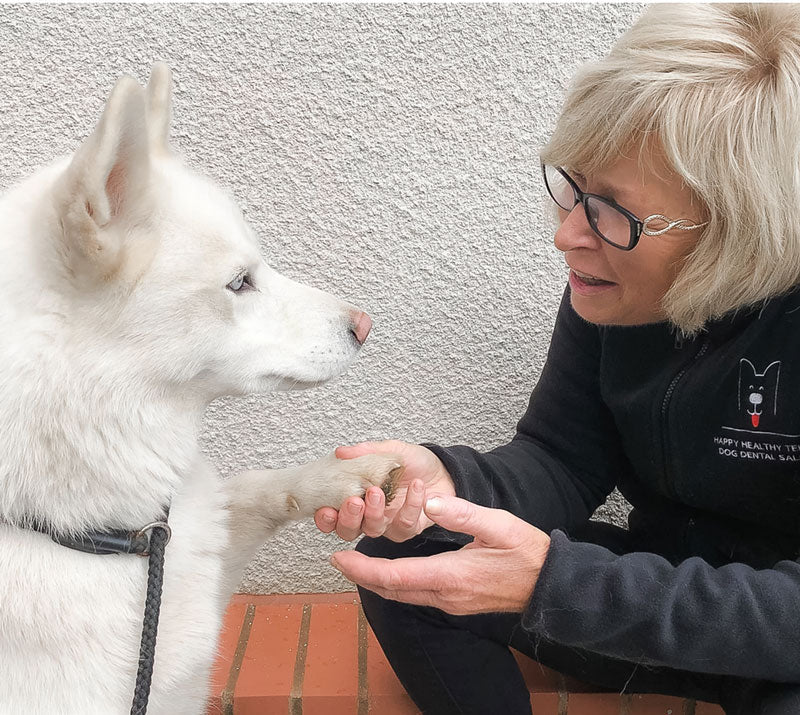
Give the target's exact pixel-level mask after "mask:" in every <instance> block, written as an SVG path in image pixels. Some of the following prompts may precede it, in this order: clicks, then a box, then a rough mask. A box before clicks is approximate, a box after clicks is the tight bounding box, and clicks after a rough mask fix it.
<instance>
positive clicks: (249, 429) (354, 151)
mask: <svg viewBox="0 0 800 715" xmlns="http://www.w3.org/2000/svg"><path fill="white" fill-rule="evenodd" d="M640 11H641V5H585V4H582V5H538V4H531V5H528V4H524V5H523V4H517V5H508V4H502V5H500V4H497V5H450V4H447V5H406V4H404V5H242V6H232V5H105V6H103V5H95V6H76V5H38V6H19V5H15V6H9V5H4V6H2V8H0V74H1V76H2V79H3V82H2V88H0V147H2V157H3V160H2V161H0V190H5V189H6V188H8V187H9V186H10V185H11V184H13V183H14V182H16V181H17V180H18V179H19V178H21V177H23V176H25V175H27V174H28V173H30V172H31V171H32V170H33V169H35V168H36V167H38V166H39V165H41V164H44V163H46V162H48V161H50V160H51V159H52V158H54V157H56V156H58V155H61V154H64V153H67V152H70V151H72V150H73V149H74V148H75V147H76V146H77V145H78V143H79V142H80V141H81V139H82V138H83V137H85V136H86V134H87V133H88V132H89V131H90V130H91V128H92V127H93V125H94V122H95V121H96V119H97V117H98V116H99V113H100V111H101V109H102V106H103V103H104V101H105V98H106V96H107V95H108V92H109V91H110V89H111V87H112V85H113V83H114V81H115V80H116V78H117V77H118V76H119V75H120V74H122V73H129V74H132V75H133V76H135V77H137V78H138V79H140V80H141V81H145V80H146V78H147V75H148V72H149V66H150V63H151V62H152V61H153V60H157V59H160V60H164V61H166V62H167V63H168V64H169V65H170V66H171V67H172V69H173V71H174V81H175V88H176V95H175V106H174V122H173V131H172V141H173V145H174V146H175V147H176V148H177V149H178V150H179V151H180V152H181V153H182V154H183V155H184V156H185V157H186V158H187V160H188V161H189V163H190V164H192V165H194V166H197V167H200V168H202V169H203V170H204V171H205V172H206V173H207V174H208V175H210V176H211V177H213V178H214V179H216V180H217V181H219V182H220V183H221V184H222V185H223V186H225V187H227V188H228V189H229V190H230V191H231V192H232V193H233V195H234V196H235V197H236V198H237V200H238V202H239V203H240V205H241V206H242V208H243V210H244V213H245V215H246V216H247V218H248V219H249V220H250V222H251V223H252V224H253V225H254V226H255V228H256V229H257V233H258V234H259V235H260V236H261V240H262V243H263V250H264V252H265V254H266V255H267V256H268V260H269V261H270V262H271V264H272V265H273V266H275V267H276V268H278V269H279V270H281V271H283V272H285V273H286V274H288V275H290V276H291V277H293V278H297V279H301V280H304V281H306V282H308V283H311V284H313V285H316V286H319V287H321V288H324V289H326V290H330V291H332V292H335V293H338V294H340V295H342V296H346V297H348V298H349V299H351V300H353V301H354V302H356V303H358V304H359V305H360V306H362V307H363V308H365V309H366V310H368V312H369V313H370V314H371V315H372V317H373V319H374V321H375V327H374V331H373V334H372V335H371V337H370V339H369V340H368V342H367V344H366V346H365V349H364V350H363V353H362V357H361V358H360V360H359V361H358V362H357V364H356V365H355V366H354V368H353V369H352V370H350V372H349V373H348V374H347V375H346V376H344V377H343V378H341V379H339V380H338V381H337V382H335V383H333V384H331V385H329V386H326V387H324V388H321V389H317V390H314V391H313V392H307V393H292V394H281V395H270V396H259V397H252V398H250V399H241V400H225V401H220V402H218V403H215V404H214V405H212V406H211V408H210V409H209V411H208V420H207V429H206V432H205V434H204V437H203V442H204V449H205V451H206V452H207V454H208V455H209V457H210V458H211V459H212V460H213V462H214V463H215V464H216V465H217V466H218V468H219V470H220V471H221V472H222V473H223V474H226V475H227V474H231V473H233V472H235V471H237V470H241V469H243V468H246V467H257V466H280V465H285V464H288V463H291V462H297V461H304V460H307V459H310V458H312V457H316V456H319V455H321V454H323V453H325V452H327V451H329V450H331V449H332V448H333V447H335V446H336V445H338V444H341V443H348V442H353V441H357V440H361V439H364V438H387V437H398V438H402V439H407V440H412V441H435V442H439V443H442V444H451V443H465V444H471V445H473V446H476V447H479V448H489V447H491V446H494V445H497V444H500V443H502V442H504V441H506V440H507V439H509V438H510V436H511V434H512V433H513V427H514V424H515V422H516V420H517V419H518V417H519V415H520V414H521V413H522V410H523V409H524V406H525V404H526V402H527V398H528V394H529V392H530V390H531V387H532V386H533V384H534V383H535V381H536V379H537V376H538V373H539V370H540V369H541V366H542V363H543V360H544V357H545V353H546V349H547V344H548V338H549V334H550V331H551V328H552V322H553V318H554V315H555V310H556V307H557V305H558V301H559V299H560V295H561V292H562V289H563V284H564V282H565V278H566V271H565V268H564V262H563V259H562V258H561V256H560V255H559V254H558V252H557V251H556V250H555V249H554V248H553V246H552V243H551V236H552V230H553V229H552V224H551V220H550V219H549V218H547V216H546V209H547V208H548V206H547V203H546V201H545V200H544V199H543V187H542V184H541V181H540V175H539V165H538V159H537V152H538V148H539V147H540V146H541V145H542V144H543V142H544V141H545V140H546V137H547V136H548V132H549V131H550V128H551V127H552V125H553V122H554V118H555V116H556V112H557V111H558V108H559V104H560V101H561V97H562V93H563V90H564V87H565V85H566V83H567V82H568V80H569V78H570V76H571V75H572V73H573V72H574V70H575V69H576V68H577V67H578V66H579V65H580V64H581V63H582V62H584V61H586V60H590V59H593V58H596V57H598V56H600V55H602V54H603V53H604V52H606V51H607V49H608V48H609V47H610V46H611V44H612V43H613V41H614V40H615V39H616V38H617V37H618V36H619V35H620V34H621V33H622V32H623V31H624V30H625V29H626V28H627V27H628V26H630V24H631V22H632V21H633V20H634V19H635V18H636V17H637V15H638V14H639V12H640ZM620 509H621V506H619V505H617V506H615V507H613V508H612V509H611V512H614V510H617V512H619V510H620ZM611 512H606V513H611ZM340 547H341V543H340V542H339V541H338V540H337V539H336V538H335V537H330V536H329V537H325V536H322V535H319V534H318V533H317V532H316V530H315V529H314V527H313V525H312V524H310V523H309V524H300V525H297V526H295V527H292V528H289V529H286V530H285V531H284V532H282V533H281V535H280V536H279V537H278V538H276V539H275V540H274V541H272V542H271V544H270V545H268V546H267V547H266V548H265V549H264V550H263V552H262V553H261V554H260V555H259V557H258V558H257V560H256V562H254V564H253V565H252V567H251V569H250V570H249V572H248V574H247V576H246V578H245V581H244V582H243V588H244V589H246V590H251V591H256V592H272V591H323V590H347V589H349V588H350V586H349V585H348V584H347V582H346V581H344V580H343V579H342V578H341V577H339V576H338V574H337V573H336V572H335V571H334V570H333V569H332V568H331V567H330V566H329V565H328V563H327V555H328V554H329V553H330V552H331V551H333V550H334V549H336V548H340Z"/></svg>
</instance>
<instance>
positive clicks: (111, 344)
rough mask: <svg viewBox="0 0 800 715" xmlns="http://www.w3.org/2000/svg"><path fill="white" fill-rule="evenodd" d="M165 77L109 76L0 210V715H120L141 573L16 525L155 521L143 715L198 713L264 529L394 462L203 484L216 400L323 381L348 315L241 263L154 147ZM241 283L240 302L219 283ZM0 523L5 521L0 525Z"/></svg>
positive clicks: (341, 494) (215, 213)
mask: <svg viewBox="0 0 800 715" xmlns="http://www.w3.org/2000/svg"><path fill="white" fill-rule="evenodd" d="M170 85H171V80H170V74H169V71H168V70H167V69H166V67H164V66H163V65H156V66H155V67H154V68H153V74H152V76H151V79H150V83H149V84H148V87H147V90H146V91H145V90H144V89H143V88H142V87H141V86H140V85H139V84H138V83H137V82H136V81H135V80H133V79H131V78H128V77H123V78H122V79H121V80H120V81H119V82H118V83H117V85H116V86H115V88H114V90H113V92H112V94H111V97H110V98H109V100H108V103H107V105H106V108H105V110H104V113H103V116H102V118H101V119H100V122H99V123H98V125H97V128H96V129H95V131H94V132H93V133H92V135H91V136H90V137H89V138H88V139H87V140H86V141H85V142H84V143H83V144H82V145H81V147H80V148H79V149H78V150H77V151H76V153H75V155H74V156H72V157H69V158H67V159H65V160H62V161H59V162H57V163H55V164H54V165H52V166H50V167H48V168H46V169H43V170H41V171H40V172H38V173H37V174H35V175H34V176H33V177H31V178H29V179H28V180H27V181H25V182H24V183H22V184H20V185H19V186H17V187H16V188H14V189H13V190H11V191H10V192H9V193H8V194H7V195H6V196H5V197H3V199H2V200H0V251H1V252H2V255H3V261H2V262H0V335H1V336H2V340H1V341H0V366H1V367H0V575H1V576H0V714H1V715H5V714H7V713H8V714H14V713H22V712H25V713H28V714H29V715H38V714H41V715H55V714H58V713H67V714H72V713H75V714H78V713H81V714H82V715H91V714H94V713H97V715H109V714H113V713H127V712H128V711H129V709H130V704H131V699H132V694H133V684H134V680H135V673H136V665H137V660H138V650H139V639H140V634H141V625H142V614H143V604H144V589H145V583H146V567H147V560H146V559H142V558H138V557H136V556H129V555H113V556H95V555H89V554H83V553H80V552H77V551H73V550H70V549H68V548H65V547H62V546H59V545H57V544H55V543H53V542H52V541H51V540H50V539H49V538H48V536H46V535H43V534H39V533H36V532H34V531H30V530H26V529H22V528H19V527H18V526H17V525H16V524H19V523H20V522H21V521H23V520H24V519H28V518H36V519H40V520H42V521H46V522H48V523H49V524H51V525H52V526H53V527H54V528H55V529H58V530H67V531H74V532H78V531H80V530H82V529H85V528H92V529H95V530H97V529H104V528H125V529H132V528H135V527H139V526H142V525H144V524H146V523H148V522H151V521H153V520H155V519H156V518H157V517H158V516H159V514H160V513H161V510H162V506H163V505H166V504H168V503H169V504H171V514H170V523H171V526H172V530H173V537H172V541H171V542H170V544H169V545H168V547H167V551H166V565H165V581H164V592H163V600H162V609H161V621H160V627H159V634H158V644H157V650H156V666H155V672H154V677H153V685H152V692H151V696H150V706H149V709H148V712H149V713H151V715H158V714H163V715H178V714H180V713H202V712H203V711H204V708H205V699H206V695H207V680H208V675H209V670H210V667H211V665H212V662H213V659H214V653H215V648H216V639H217V631H218V629H219V625H220V621H221V617H222V613H223V611H224V608H225V605H226V604H227V601H228V599H229V597H230V595H231V593H232V591H233V589H234V588H235V586H236V584H237V583H238V581H239V579H240V577H241V574H242V570H243V569H244V567H245V565H246V564H247V562H248V561H249V559H250V558H251V557H252V555H253V553H254V552H255V550H256V549H257V548H258V546H259V545H260V544H261V543H262V542H263V540H264V539H265V538H266V537H267V536H268V535H269V534H270V533H271V532H272V531H273V530H274V529H275V528H277V527H278V526H279V525H280V524H282V523H284V522H286V521H287V520H289V519H292V518H303V517H306V516H309V515H310V514H312V513H313V511H314V510H315V509H316V508H318V507H320V506H323V505H325V504H331V505H334V506H338V505H339V504H340V503H341V501H342V500H343V499H345V498H346V497H347V496H350V495H352V494H358V493H361V492H362V491H363V489H364V488H365V487H366V486H368V485H369V484H379V483H381V482H382V481H383V480H384V479H385V478H386V476H387V474H388V473H389V472H390V470H392V469H393V468H394V467H396V466H397V465H396V463H395V462H394V461H393V460H390V459H385V458H369V459H363V458H362V459H360V460H352V461H350V462H346V463H345V462H340V461H339V460H336V459H334V458H333V457H329V458H326V459H323V460H320V461H318V462H316V463H312V464H309V465H305V466H304V467H297V468H293V469H286V470H277V471H271V472H268V471H260V472H258V471H257V472H245V473H243V474H240V475H238V476H237V477H235V478H233V479H231V480H228V481H225V482H223V481H221V480H220V479H219V478H218V477H217V475H216V474H215V473H214V471H213V469H212V468H211V467H210V466H209V465H208V464H206V463H205V462H204V460H203V459H202V457H201V456H200V452H199V450H198V447H197V434H198V428H199V425H200V422H201V420H202V415H203V412H204V409H205V407H206V405H207V404H208V403H209V402H210V401H211V400H213V399H215V398H217V397H219V396H222V395H243V394H247V393H251V392H264V391H269V390H276V389H291V388H294V387H307V386H311V385H314V384H318V383H321V382H324V381H325V380H328V379H330V378H331V377H333V376H335V375H337V374H339V373H340V372H341V371H342V370H344V369H345V368H346V367H347V365H348V364H349V363H350V362H351V361H352V360H353V358H354V357H355V355H356V353H357V351H358V343H357V341H356V340H355V339H354V337H353V335H352V333H351V328H352V325H353V320H354V319H355V318H357V316H358V313H357V311H356V310H355V309H354V308H353V307H352V306H350V305H348V304H346V303H343V302H341V301H339V300H337V299H336V298H334V297H332V296H330V295H328V294H325V293H322V292H320V291H317V290H314V289H311V288H308V287H305V286H302V285H300V284H297V283H294V282H292V281H290V280H288V279H286V278H284V277H282V276H280V275H279V274H277V273H276V272H274V271H273V270H271V269H270V268H269V267H268V266H267V265H266V264H265V263H264V262H263V260H262V259H261V257H260V255H259V251H258V247H257V242H256V239H255V237H254V235H253V233H252V231H251V229H250V228H249V227H248V226H247V224H246V223H245V221H244V219H243V218H242V216H241V213H240V212H239V210H238V209H237V208H236V206H235V205H234V204H233V202H232V201H231V200H230V199H229V198H228V197H227V196H225V195H224V194H223V193H222V192H221V191H220V190H219V189H218V188H217V187H216V186H214V185H213V184H212V183H211V182H209V181H207V180H206V179H204V178H203V177H201V176H198V175H197V174H195V173H193V172H191V171H190V170H189V169H187V168H186V167H185V166H184V165H183V164H182V163H181V161H180V159H179V158H177V157H176V156H174V155H172V154H171V153H170V151H169V149H168V146H167V134H168V127H169V121H170V117H169V112H170ZM243 270H246V271H248V272H249V274H250V275H251V276H252V280H253V282H254V284H255V286H256V289H257V290H251V291H247V292H243V293H238V294H236V293H234V292H232V291H231V290H229V289H228V288H226V286H227V285H228V284H229V283H230V282H231V281H232V280H233V279H234V278H236V276H237V274H238V273H240V272H241V271H243ZM3 522H5V523H3Z"/></svg>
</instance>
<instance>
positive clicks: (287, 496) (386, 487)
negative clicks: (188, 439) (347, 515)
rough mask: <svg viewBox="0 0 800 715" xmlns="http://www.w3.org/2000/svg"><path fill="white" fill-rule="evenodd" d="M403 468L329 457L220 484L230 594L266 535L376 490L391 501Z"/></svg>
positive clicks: (372, 458) (392, 462) (383, 459)
mask: <svg viewBox="0 0 800 715" xmlns="http://www.w3.org/2000/svg"><path fill="white" fill-rule="evenodd" d="M401 473H402V466H401V464H400V461H399V459H397V458H395V457H387V456H385V455H377V454H370V455H366V456H363V457H357V458H356V459H337V458H336V457H335V456H334V455H329V456H327V457H324V458H322V459H319V460H317V461H314V462H309V463H307V464H304V465H301V466H298V467H290V468H287V469H262V470H253V471H247V472H242V473H241V474H238V475H236V476H235V477H232V478H231V479H229V480H227V481H226V482H225V491H226V507H227V511H228V524H229V542H228V550H227V554H226V558H225V570H226V571H227V572H228V573H227V578H226V582H227V584H228V585H229V586H230V593H232V592H233V590H234V589H235V588H236V585H237V584H238V583H239V581H240V580H241V577H242V574H243V573H244V569H245V567H246V566H247V564H248V563H249V562H250V560H251V559H252V558H253V556H254V555H255V553H256V551H257V550H258V548H259V547H260V546H261V545H262V544H263V543H264V541H265V540H266V539H267V537H268V536H270V534H272V533H273V532H274V531H275V530H276V529H278V528H279V527H281V526H283V525H284V524H286V523H287V522H289V521H294V520H298V519H305V518H307V517H310V516H313V514H314V512H315V511H316V510H317V509H319V508H320V507H323V506H332V507H335V508H339V506H341V504H342V502H344V500H345V499H347V498H348V497H351V496H360V495H363V494H364V491H365V490H366V489H367V488H368V487H370V486H379V487H381V488H382V489H383V491H384V493H385V494H386V495H387V501H388V500H390V499H391V497H392V495H393V492H394V485H395V484H396V482H397V480H398V478H399V476H400V474H401Z"/></svg>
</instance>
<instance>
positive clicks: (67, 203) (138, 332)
mask: <svg viewBox="0 0 800 715" xmlns="http://www.w3.org/2000/svg"><path fill="white" fill-rule="evenodd" d="M170 98H171V75H170V72H169V70H168V69H167V68H166V66H164V65H161V64H158V65H155V66H154V68H153V71H152V74H151V77H150V81H149V83H148V85H147V88H146V89H145V88H143V87H142V86H141V85H140V84H139V83H138V82H136V81H135V80H134V79H132V78H130V77H123V78H122V79H120V80H119V82H118V83H117V84H116V86H115V87H114V89H113V91H112V94H111V96H110V98H109V100H108V102H107V104H106V107H105V110H104V112H103V115H102V117H101V119H100V121H99V123H98V124H97V127H96V128H95V130H94V131H93V133H92V134H91V135H90V136H89V137H88V139H86V141H85V142H84V143H83V144H82V145H81V146H80V148H79V149H78V150H77V151H76V153H75V155H74V156H73V157H72V158H71V160H70V161H69V163H68V165H67V166H66V169H65V170H64V171H63V173H62V174H61V175H60V176H59V178H58V179H57V180H56V181H55V183H54V190H53V211H54V224H57V226H58V228H57V230H56V231H55V232H54V233H55V234H56V235H55V236H54V240H55V242H56V244H57V245H56V251H55V255H56V256H57V260H56V261H55V263H56V264H57V265H58V271H57V272H58V274H59V275H58V280H57V281H54V285H55V286H56V288H55V289H56V290H58V291H60V292H61V294H62V298H63V302H62V306H63V311H64V312H65V313H66V314H65V315H64V316H63V318H64V320H66V321H68V322H69V323H70V325H71V330H70V331H69V333H70V338H69V339H71V340H73V341H79V342H80V348H81V351H80V352H81V353H82V354H86V355H88V356H89V357H90V359H92V360H95V361H97V360H101V361H105V363H106V366H107V368H108V369H109V370H111V371H124V372H127V373H130V374H131V376H136V377H138V378H142V379H146V380H147V381H148V382H150V383H151V384H152V386H153V388H154V389H156V390H159V391H160V390H165V389H172V388H173V387H175V388H178V389H181V390H184V391H185V390H186V389H187V388H189V389H191V390H192V391H193V392H194V394H197V395H198V396H202V397H203V398H204V400H207V399H213V398H214V397H218V396H221V395H224V394H245V393H250V392H264V391H270V390H275V389H292V388H297V387H307V386H311V385H315V384H318V383H320V382H324V381H326V380H328V379H330V378H332V377H334V376H336V375H338V374H339V373H340V372H342V371H343V370H344V369H345V368H346V367H347V366H348V364H349V363H350V362H351V361H352V360H353V358H354V357H355V355H356V353H357V352H358V349H359V347H360V345H361V343H363V341H364V339H365V338H366V334H367V332H368V331H369V327H370V321H369V318H368V317H367V316H366V315H365V314H364V313H362V312H361V311H359V310H357V309H356V308H354V307H353V306H351V305H349V304H347V303H344V302H342V301H340V300H338V299H336V298H334V297H333V296H331V295H328V294H326V293H323V292H322V291H318V290H315V289H312V288H309V287H306V286H303V285H300V284H298V283H295V282H293V281H291V280H289V279H287V278H285V277H283V276H281V275H279V274H278V273H276V272H275V271H273V270H272V269H270V268H269V266H268V265H267V264H266V263H265V262H264V260H263V259H262V257H261V255H260V253H259V249H258V243H257V240H256V238H255V236H254V234H253V231H252V230H251V229H250V227H249V226H248V225H247V223H246V221H245V220H244V218H243V216H242V214H241V212H240V211H239V209H238V208H237V207H236V205H235V204H234V203H233V201H232V200H231V199H230V198H229V197H228V196H227V195H226V194H225V193H224V192H223V191H221V190H220V189H219V188H218V187H217V186H215V185H214V184H213V183H212V182H211V181H209V180H207V179H205V178H204V177H202V176H200V175H198V174H196V173H195V172H193V171H191V170H189V169H188V168H187V167H186V166H185V165H184V164H183V163H182V162H181V160H180V159H179V158H178V157H177V156H175V155H174V154H173V153H172V152H171V151H170V150H169V147H168V141H167V136H168V130H169V123H170V115H171V110H170V107H171V99H170Z"/></svg>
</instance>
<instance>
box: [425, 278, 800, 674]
mask: <svg viewBox="0 0 800 715" xmlns="http://www.w3.org/2000/svg"><path fill="white" fill-rule="evenodd" d="M795 358H800V291H794V292H792V293H790V294H788V295H786V296H783V297H781V298H776V299H773V300H771V301H769V302H768V303H767V304H766V305H765V306H763V307H762V308H761V309H760V310H752V311H744V312H739V313H738V314H736V315H733V316H731V317H726V318H724V319H721V320H719V321H715V322H713V323H711V324H709V325H708V326H707V329H706V330H705V331H704V332H702V333H701V334H700V335H699V336H698V337H697V338H696V339H693V340H689V341H681V340H679V339H676V335H675V333H674V331H673V330H672V329H671V328H670V326H669V325H668V324H666V323H660V324H655V325H647V326H640V327H601V326H596V325H592V324H590V323H587V322H585V321H584V320H582V319H581V318H580V317H579V316H578V315H577V314H576V313H575V311H574V310H573V309H572V307H571V304H570V297H569V290H567V292H566V293H565V295H564V299H563V301H562V303H561V308H560V310H559V313H558V318H557V321H556V326H555V329H554V333H553V338H552V342H551V345H550V350H549V353H548V356H547V361H546V364H545V367H544V370H543V372H542V375H541V378H540V380H539V383H538V385H537V386H536V388H535V389H534V391H533V394H532V395H531V399H530V404H529V406H528V410H527V412H526V413H525V415H524V416H523V418H522V419H521V420H520V422H519V424H518V426H517V433H516V436H515V437H514V438H513V439H512V441H511V442H510V443H509V444H506V445H504V446H502V447H498V448H496V449H494V450H492V451H490V452H487V453H479V452H477V451H475V450H473V449H471V448H469V447H465V446H454V447H448V448H442V447H438V446H435V445H427V446H429V447H430V448H431V449H432V450H433V451H434V452H435V453H436V454H437V455H438V456H439V457H440V458H441V459H442V461H443V462H444V464H445V466H446V467H447V468H448V470H449V471H450V474H451V475H452V477H453V480H454V481H455V485H456V491H457V493H458V495H459V496H461V497H464V498H465V499H469V500H470V501H473V502H475V503H477V504H482V505H484V506H490V507H497V508H503V509H507V510H508V511H510V512H512V513H514V514H516V515H517V516H520V517H521V518H523V519H525V520H526V521H528V522H530V523H532V524H534V525H536V526H537V527H539V528H540V529H543V530H544V531H546V532H548V533H550V535H551V546H550V551H549V553H548V556H547V559H546V561H545V564H544V568H543V569H542V572H541V574H540V577H539V580H538V583H537V585H536V588H535V590H534V593H533V598H532V600H531V602H530V604H529V606H528V608H527V610H526V612H525V613H524V614H523V626H524V627H525V628H526V629H528V630H529V631H530V632H531V633H532V634H534V635H539V636H543V637H546V638H548V639H550V640H553V641H556V642H559V643H562V644H565V645H569V646H573V647H578V648H584V649H587V650H590V651H594V652H597V653H602V654H605V655H608V656H611V657H616V658H621V659H625V660H631V661H635V662H637V663H641V664H647V665H659V666H668V667H672V668H679V669H682V670H691V671H695V672H700V673H715V674H725V675H734V676H740V677H747V678H757V679H766V680H772V681H780V682H793V683H800V359H798V360H795ZM615 486H616V487H618V488H619V490H620V491H621V492H622V494H623V495H624V496H625V497H626V498H627V499H628V501H629V502H630V503H631V504H632V505H633V511H632V512H631V514H630V516H629V529H630V536H631V541H632V542H633V543H634V544H635V549H636V550H635V551H633V552H631V553H624V554H616V553H613V552H611V551H609V550H608V549H605V548H603V547H601V546H598V545H595V544H588V543H581V542H578V541H573V540H571V539H570V538H569V537H568V536H567V534H569V533H574V531H575V530H576V529H578V528H579V527H580V525H581V524H583V523H585V522H586V521H587V520H588V519H589V517H590V516H591V514H592V512H593V511H594V510H595V509H596V508H597V507H598V506H599V505H600V504H602V503H603V501H604V500H605V498H606V496H607V495H608V494H609V493H610V492H611V491H612V489H613V488H614V487H615Z"/></svg>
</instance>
